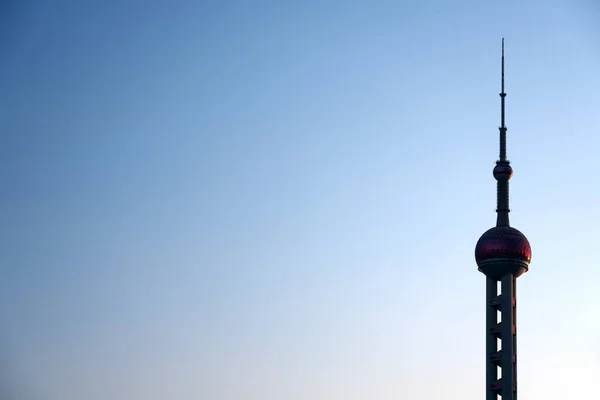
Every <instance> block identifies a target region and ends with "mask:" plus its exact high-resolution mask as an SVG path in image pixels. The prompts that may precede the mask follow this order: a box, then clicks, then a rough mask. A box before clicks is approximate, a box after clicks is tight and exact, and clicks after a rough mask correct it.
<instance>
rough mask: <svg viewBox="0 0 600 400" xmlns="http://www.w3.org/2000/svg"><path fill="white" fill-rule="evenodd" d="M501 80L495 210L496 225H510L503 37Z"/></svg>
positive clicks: (495, 174) (509, 171) (509, 175)
mask: <svg viewBox="0 0 600 400" xmlns="http://www.w3.org/2000/svg"><path fill="white" fill-rule="evenodd" d="M501 70H502V81H501V88H502V92H501V93H500V128H499V129H500V159H499V160H498V161H496V167H495V168H494V178H496V180H497V181H498V198H497V203H496V204H497V207H496V212H497V213H498V218H497V220H496V226H510V223H509V220H508V213H509V212H510V209H509V208H508V180H509V179H510V178H511V176H512V167H511V166H510V161H508V160H507V159H506V130H507V128H506V124H505V99H506V93H504V38H502V63H501Z"/></svg>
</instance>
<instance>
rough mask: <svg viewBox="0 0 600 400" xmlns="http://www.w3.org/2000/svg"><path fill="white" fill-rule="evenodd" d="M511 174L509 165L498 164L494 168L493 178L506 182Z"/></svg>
mask: <svg viewBox="0 0 600 400" xmlns="http://www.w3.org/2000/svg"><path fill="white" fill-rule="evenodd" d="M512 174H513V169H512V167H511V166H510V164H506V163H501V164H500V163H499V164H496V166H495V167H494V178H496V180H497V181H501V180H503V181H507V180H509V179H510V178H511V177H512Z"/></svg>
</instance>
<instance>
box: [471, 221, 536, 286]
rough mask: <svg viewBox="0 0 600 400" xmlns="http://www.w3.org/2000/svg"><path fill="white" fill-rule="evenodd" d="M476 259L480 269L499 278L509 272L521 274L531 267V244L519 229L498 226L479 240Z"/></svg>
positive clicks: (516, 274)
mask: <svg viewBox="0 0 600 400" xmlns="http://www.w3.org/2000/svg"><path fill="white" fill-rule="evenodd" d="M475 261H477V266H478V267H479V270H480V271H481V272H483V273H484V274H486V275H488V276H491V277H494V278H498V279H499V278H500V277H501V276H502V275H504V274H506V273H508V272H511V273H513V274H514V275H515V276H520V275H522V274H523V273H524V272H525V271H527V270H528V269H529V263H530V261H531V246H530V245H529V241H528V240H527V238H526V237H525V235H523V234H522V233H521V232H520V231H518V230H517V229H515V228H512V227H510V226H496V227H494V228H492V229H490V230H488V231H487V232H485V233H484V234H483V235H481V237H480V238H479V240H478V241H477V245H476V246H475Z"/></svg>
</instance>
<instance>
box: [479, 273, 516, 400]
mask: <svg viewBox="0 0 600 400" xmlns="http://www.w3.org/2000/svg"><path fill="white" fill-rule="evenodd" d="M516 283H517V279H516V278H515V276H514V275H513V274H512V273H508V274H506V275H504V276H503V277H502V278H501V279H500V286H501V292H500V293H498V281H497V280H496V279H493V278H489V277H488V278H487V289H486V400H497V399H498V395H500V396H502V400H517V324H516V312H517V307H516ZM498 312H500V317H501V321H500V322H498ZM498 342H500V349H499V348H498ZM498 368H500V373H501V376H499V375H498Z"/></svg>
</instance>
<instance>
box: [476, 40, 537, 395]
mask: <svg viewBox="0 0 600 400" xmlns="http://www.w3.org/2000/svg"><path fill="white" fill-rule="evenodd" d="M505 98H506V93H504V38H503V39H502V93H500V101H501V103H500V104H501V106H500V107H501V111H500V115H501V117H500V121H501V126H500V128H499V129H500V159H499V160H498V161H496V166H495V167H494V171H493V173H494V178H496V181H497V207H496V213H497V214H498V216H497V220H496V226H495V227H493V228H491V229H489V230H488V231H487V232H485V233H484V234H483V235H481V237H480V238H479V240H478V241H477V245H476V246H475V261H476V262H477V266H478V268H479V271H481V272H482V273H484V274H485V276H486V400H497V399H498V395H500V396H502V400H516V399H517V278H518V277H519V276H521V275H522V274H523V273H525V272H527V270H528V269H529V263H530V261H531V246H530V245H529V241H528V240H527V238H526V237H525V235H523V234H522V233H521V232H519V231H518V230H517V229H515V228H513V227H511V226H510V224H509V219H508V213H509V212H510V209H509V207H508V181H509V179H510V178H511V177H512V173H513V170H512V167H511V166H510V161H508V160H507V159H506V130H507V129H506V125H505V120H504V117H505V113H504V102H505ZM498 282H500V289H501V290H500V293H498ZM498 312H500V317H501V321H498ZM498 342H500V345H501V347H500V348H499V347H498V344H499V343H498ZM499 367H500V373H501V376H499V374H498V368H499Z"/></svg>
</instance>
